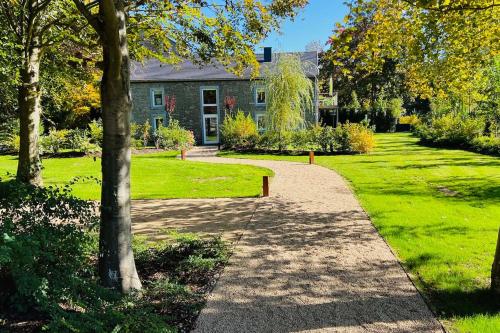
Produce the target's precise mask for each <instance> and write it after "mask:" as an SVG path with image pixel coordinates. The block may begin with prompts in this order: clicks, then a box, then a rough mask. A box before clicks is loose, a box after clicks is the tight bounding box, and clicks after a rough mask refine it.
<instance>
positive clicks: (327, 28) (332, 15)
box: [256, 0, 347, 52]
mask: <svg viewBox="0 0 500 333" xmlns="http://www.w3.org/2000/svg"><path fill="white" fill-rule="evenodd" d="M343 1H344V0H309V4H308V5H307V6H306V7H305V8H304V9H302V10H301V12H300V13H299V15H298V16H297V17H296V18H295V19H294V21H290V20H287V21H285V22H284V24H283V25H282V26H281V34H280V33H277V32H274V33H272V34H271V35H270V36H269V37H268V38H266V39H265V40H264V41H263V42H262V43H261V44H260V45H259V47H258V48H257V50H256V52H259V51H261V50H260V48H262V47H264V46H270V47H272V48H273V52H285V51H288V52H290V51H304V50H305V47H306V45H307V44H308V43H309V42H311V41H315V40H319V41H320V42H321V44H325V43H326V41H327V40H328V37H330V35H331V34H332V30H333V28H334V25H335V22H340V21H342V19H343V18H344V16H345V15H346V14H347V7H346V6H345V5H344V4H343Z"/></svg>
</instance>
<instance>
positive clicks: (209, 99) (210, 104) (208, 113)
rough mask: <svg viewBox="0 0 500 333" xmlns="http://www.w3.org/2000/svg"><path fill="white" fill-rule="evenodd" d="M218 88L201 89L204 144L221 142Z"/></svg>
mask: <svg viewBox="0 0 500 333" xmlns="http://www.w3.org/2000/svg"><path fill="white" fill-rule="evenodd" d="M217 89H218V88H217V87H202V88H201V112H202V118H203V124H202V131H203V143H204V144H213V143H218V142H219V92H218V90H217Z"/></svg>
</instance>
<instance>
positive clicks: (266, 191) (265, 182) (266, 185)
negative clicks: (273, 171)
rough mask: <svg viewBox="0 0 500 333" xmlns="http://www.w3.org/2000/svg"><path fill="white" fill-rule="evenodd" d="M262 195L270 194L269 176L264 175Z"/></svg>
mask: <svg viewBox="0 0 500 333" xmlns="http://www.w3.org/2000/svg"><path fill="white" fill-rule="evenodd" d="M262 196H264V197H268V196H269V176H263V177H262Z"/></svg>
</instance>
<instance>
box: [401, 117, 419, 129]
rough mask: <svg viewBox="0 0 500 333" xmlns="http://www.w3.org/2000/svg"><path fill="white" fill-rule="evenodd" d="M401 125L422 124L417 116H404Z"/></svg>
mask: <svg viewBox="0 0 500 333" xmlns="http://www.w3.org/2000/svg"><path fill="white" fill-rule="evenodd" d="M399 123H400V124H404V125H412V126H415V125H418V124H420V118H419V117H418V116H417V115H415V114H412V115H409V116H402V117H399Z"/></svg>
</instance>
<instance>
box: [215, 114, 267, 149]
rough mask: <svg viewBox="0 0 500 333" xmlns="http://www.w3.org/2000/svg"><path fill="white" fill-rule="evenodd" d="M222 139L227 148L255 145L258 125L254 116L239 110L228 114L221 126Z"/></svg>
mask: <svg viewBox="0 0 500 333" xmlns="http://www.w3.org/2000/svg"><path fill="white" fill-rule="evenodd" d="M221 139H222V142H223V144H224V146H226V147H227V148H236V149H248V148H253V147H255V145H256V143H257V139H258V131H257V125H256V124H255V122H254V120H253V119H252V117H251V116H250V114H249V115H247V116H245V114H244V113H243V111H241V110H238V112H236V114H235V115H230V114H228V115H226V117H225V118H224V122H223V123H222V126H221Z"/></svg>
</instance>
